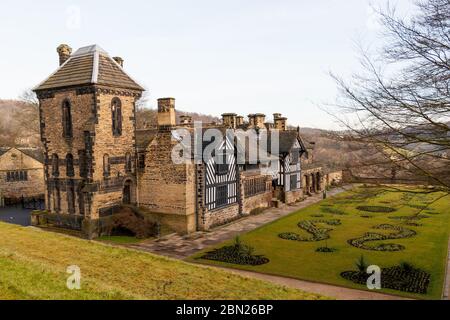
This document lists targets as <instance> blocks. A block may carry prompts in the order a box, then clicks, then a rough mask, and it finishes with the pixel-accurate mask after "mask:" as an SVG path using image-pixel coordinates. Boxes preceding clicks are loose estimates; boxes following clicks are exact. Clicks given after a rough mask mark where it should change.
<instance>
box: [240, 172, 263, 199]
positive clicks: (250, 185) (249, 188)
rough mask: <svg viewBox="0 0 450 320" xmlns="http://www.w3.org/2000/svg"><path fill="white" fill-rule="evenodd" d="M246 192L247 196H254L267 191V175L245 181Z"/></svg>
mask: <svg viewBox="0 0 450 320" xmlns="http://www.w3.org/2000/svg"><path fill="white" fill-rule="evenodd" d="M244 192H245V196H246V197H252V196H255V195H257V194H260V193H263V192H266V177H259V178H254V179H250V180H247V181H245V182H244Z"/></svg>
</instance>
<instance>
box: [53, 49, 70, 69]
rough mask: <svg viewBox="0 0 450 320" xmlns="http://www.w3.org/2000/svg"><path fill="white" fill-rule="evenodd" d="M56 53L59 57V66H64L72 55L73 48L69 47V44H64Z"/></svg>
mask: <svg viewBox="0 0 450 320" xmlns="http://www.w3.org/2000/svg"><path fill="white" fill-rule="evenodd" d="M56 51H57V52H58V55H59V65H60V66H62V65H63V64H64V62H66V61H67V60H68V59H69V58H70V55H71V54H72V48H71V47H69V46H68V45H67V44H62V45H60V46H59V47H58V48H56Z"/></svg>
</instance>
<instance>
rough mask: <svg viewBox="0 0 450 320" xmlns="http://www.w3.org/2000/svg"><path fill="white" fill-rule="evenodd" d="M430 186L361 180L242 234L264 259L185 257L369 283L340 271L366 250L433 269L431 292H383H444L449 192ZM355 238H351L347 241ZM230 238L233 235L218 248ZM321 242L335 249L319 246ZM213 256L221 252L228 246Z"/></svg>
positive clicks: (395, 262)
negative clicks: (251, 261)
mask: <svg viewBox="0 0 450 320" xmlns="http://www.w3.org/2000/svg"><path fill="white" fill-rule="evenodd" d="M429 191H430V190H421V189H412V188H409V187H404V186H397V187H396V188H395V189H393V188H374V187H368V188H362V187H361V188H358V189H355V190H353V191H350V192H346V193H343V194H341V195H339V196H336V197H334V198H330V199H328V200H325V201H322V202H320V203H318V204H315V205H313V206H310V207H308V208H305V209H302V210H300V211H298V212H296V213H294V214H292V215H290V216H287V217H285V218H282V219H280V220H278V221H275V222H273V223H271V224H269V225H266V226H263V227H261V228H259V229H257V230H254V231H251V232H249V233H247V234H244V235H242V236H241V237H240V239H241V241H242V243H244V244H245V245H248V246H251V247H252V248H253V249H254V252H253V255H255V256H257V255H263V256H264V257H265V258H267V259H269V262H268V263H265V264H262V265H255V266H251V265H242V264H235V262H233V263H225V262H222V261H221V262H219V261H216V260H206V259H201V257H202V256H204V254H205V253H206V252H211V251H212V250H211V248H210V249H208V250H204V251H203V252H201V253H199V254H196V255H195V256H194V257H191V258H189V259H188V260H190V261H196V262H201V263H204V264H211V265H219V266H225V267H228V268H230V267H231V268H237V269H244V270H251V271H254V272H260V273H267V274H275V275H281V276H286V277H292V278H298V279H303V280H310V281H317V282H323V283H330V284H335V285H340V286H346V287H351V288H358V289H363V290H364V289H366V290H367V288H366V287H365V286H364V285H361V284H357V283H354V282H352V281H350V280H347V279H345V278H343V277H342V276H341V273H342V272H345V271H351V272H353V271H357V267H356V264H355V262H356V261H357V260H358V259H360V257H361V256H364V259H365V261H366V262H367V263H368V264H369V265H378V266H380V267H381V268H391V267H396V266H406V267H405V268H404V269H408V267H409V266H411V265H412V266H413V267H414V268H415V270H417V269H420V270H423V271H425V272H427V273H428V274H429V275H430V276H431V277H430V282H429V286H428V290H427V293H426V294H423V293H410V292H405V291H399V290H393V289H383V290H381V292H383V293H389V294H396V295H402V296H407V297H412V298H421V299H440V298H441V294H442V288H443V282H444V276H445V267H446V256H447V246H448V239H449V232H450V196H449V195H445V193H442V192H432V193H428V192H429ZM308 230H309V231H310V232H308ZM374 234H377V235H374ZM383 236H384V237H385V238H384V239H380V238H381V237H383ZM283 237H284V238H283ZM364 237H369V238H370V237H379V239H378V240H377V239H374V238H372V239H369V240H368V239H367V238H366V239H364ZM352 239H353V240H354V242H353V244H354V245H351V244H349V241H351V240H352ZM358 239H359V240H358ZM230 245H233V243H232V241H228V242H225V243H223V244H220V245H217V246H215V247H214V248H215V249H218V248H223V247H224V246H230ZM319 248H320V249H321V250H330V249H331V250H335V251H334V252H327V253H325V252H317V250H318V249H319ZM374 249H377V250H374ZM216 256H220V257H223V253H222V255H218V254H216ZM209 259H211V258H209ZM221 259H222V258H221ZM405 262H406V263H407V264H404V263H405ZM402 263H403V264H402ZM401 270H403V269H401ZM364 283H365V282H364Z"/></svg>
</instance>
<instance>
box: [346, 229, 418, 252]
mask: <svg viewBox="0 0 450 320" xmlns="http://www.w3.org/2000/svg"><path fill="white" fill-rule="evenodd" d="M373 228H374V229H378V230H394V231H395V232H393V233H390V234H387V235H384V234H380V233H375V232H367V233H366V234H364V236H362V237H361V238H357V239H350V240H348V243H349V244H350V245H352V246H354V247H356V248H359V249H363V250H372V251H402V250H404V249H405V247H404V246H402V245H401V244H396V243H382V244H379V245H375V246H370V245H367V242H371V241H383V240H392V239H405V238H411V237H414V236H415V235H416V234H417V233H416V232H415V231H414V230H410V229H406V228H403V227H401V226H393V225H390V224H381V225H378V226H375V227H373Z"/></svg>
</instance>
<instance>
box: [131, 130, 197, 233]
mask: <svg viewBox="0 0 450 320" xmlns="http://www.w3.org/2000/svg"><path fill="white" fill-rule="evenodd" d="M177 143H178V142H177V141H172V134H171V132H170V131H169V130H167V131H164V130H161V131H160V132H159V133H158V134H157V136H156V138H155V139H154V140H153V142H152V143H150V144H149V146H148V148H147V151H146V156H145V170H144V171H143V172H140V173H139V174H138V190H139V191H138V192H139V195H138V202H139V206H142V207H144V208H146V209H148V210H150V211H152V212H156V213H164V214H166V215H167V217H165V221H167V222H169V227H170V228H172V229H173V230H175V231H177V232H180V233H189V232H194V231H196V222H195V211H196V190H195V185H196V184H195V177H196V176H195V175H196V173H195V166H194V165H193V164H185V163H183V164H175V163H173V161H172V149H173V147H174V146H175V145H176V144H177ZM180 221H185V222H186V224H185V225H182V223H180Z"/></svg>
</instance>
